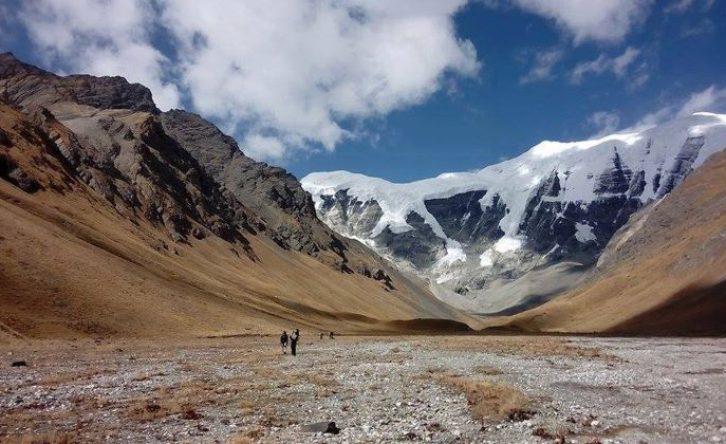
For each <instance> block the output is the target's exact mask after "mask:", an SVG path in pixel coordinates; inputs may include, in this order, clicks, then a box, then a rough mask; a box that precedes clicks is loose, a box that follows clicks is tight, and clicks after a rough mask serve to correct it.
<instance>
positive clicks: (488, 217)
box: [424, 190, 507, 243]
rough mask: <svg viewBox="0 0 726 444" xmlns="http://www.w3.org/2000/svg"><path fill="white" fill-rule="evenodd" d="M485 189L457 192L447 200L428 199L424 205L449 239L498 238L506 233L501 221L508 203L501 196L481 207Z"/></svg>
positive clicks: (464, 240) (468, 241) (466, 241)
mask: <svg viewBox="0 0 726 444" xmlns="http://www.w3.org/2000/svg"><path fill="white" fill-rule="evenodd" d="M485 194H486V190H479V191H469V192H466V193H461V194H455V195H453V196H451V197H447V198H445V199H430V200H425V201H424V205H426V209H427V210H428V212H429V213H431V215H432V216H434V218H436V221H437V222H438V223H439V225H441V228H442V229H443V230H444V233H446V236H447V237H449V238H450V239H454V240H457V241H459V242H463V243H471V242H476V241H477V240H479V239H482V238H484V239H489V240H497V239H499V238H500V237H502V236H503V235H504V232H503V231H502V230H501V228H499V221H501V220H502V218H503V217H504V215H505V214H506V209H507V208H506V205H504V203H503V202H502V201H501V199H500V197H499V196H498V195H495V196H493V197H492V204H491V205H490V206H488V207H486V208H485V209H484V210H482V207H481V204H480V202H479V201H480V200H481V199H482V197H484V195H485Z"/></svg>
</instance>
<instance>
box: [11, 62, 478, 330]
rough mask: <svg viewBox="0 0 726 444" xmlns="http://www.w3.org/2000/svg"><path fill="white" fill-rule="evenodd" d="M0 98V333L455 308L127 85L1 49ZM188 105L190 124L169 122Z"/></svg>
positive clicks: (382, 315) (287, 188)
mask: <svg viewBox="0 0 726 444" xmlns="http://www.w3.org/2000/svg"><path fill="white" fill-rule="evenodd" d="M0 97H3V98H4V99H3V100H4V101H5V103H0V177H1V178H2V180H0V207H2V210H1V211H0V233H1V234H0V251H2V254H0V282H1V283H2V285H1V286H0V304H2V306H3V310H2V313H0V328H1V329H2V331H3V332H5V334H9V335H23V336H31V337H51V336H52V337H66V336H77V335H132V336H155V335H231V334H254V333H260V332H270V331H273V330H274V331H276V330H279V329H280V328H281V327H282V328H285V327H286V328H288V329H289V328H291V327H293V326H295V325H297V326H307V327H315V328H321V329H325V330H331V329H332V330H348V331H350V330H356V331H360V330H365V331H368V330H401V329H407V328H409V326H412V327H418V322H419V321H417V322H415V323H413V324H412V323H409V322H404V323H400V322H397V323H389V322H388V321H393V320H398V321H401V320H415V319H425V318H437V319H441V318H443V319H452V320H459V321H462V320H465V318H464V317H463V316H461V315H460V314H459V313H458V312H457V311H456V310H454V309H451V308H450V307H448V306H446V305H445V304H443V303H441V302H439V301H438V300H437V299H435V298H434V297H433V296H432V295H431V294H430V293H429V292H428V291H427V290H425V288H424V287H423V286H422V285H421V284H420V283H419V282H417V281H415V280H411V279H409V278H408V277H406V276H404V275H402V274H400V273H399V272H397V271H395V270H393V269H392V268H390V267H389V266H388V265H387V264H386V263H385V261H383V260H382V259H380V258H379V257H377V256H376V255H375V254H373V253H371V252H370V251H368V250H367V249H366V248H365V247H363V246H362V245H360V244H358V243H357V242H354V241H350V240H347V239H342V238H340V237H338V236H337V235H335V234H334V233H332V232H331V231H330V230H329V229H327V227H325V226H324V225H323V224H322V223H321V222H320V221H319V220H318V219H317V217H316V216H315V214H314V211H313V210H312V202H311V200H310V197H309V196H308V195H307V194H306V193H305V192H304V191H302V188H300V185H299V183H298V182H297V181H296V180H295V178H294V177H292V176H291V175H289V174H287V173H286V172H284V170H281V169H275V168H272V167H268V166H267V165H264V164H259V163H256V162H254V161H252V160H251V159H248V158H246V157H244V156H243V154H242V153H241V152H239V150H238V148H237V147H236V144H234V143H227V145H226V146H224V147H223V148H224V149H226V150H227V152H228V153H229V155H230V157H231V158H232V159H233V162H232V163H234V164H235V165H239V164H242V167H240V174H239V176H238V177H239V178H240V182H238V183H236V184H233V183H231V182H230V181H231V180H232V179H228V180H227V182H225V181H224V180H223V178H222V177H221V176H218V175H217V174H216V170H214V166H213V165H212V164H211V163H209V162H207V163H206V164H205V163H204V162H205V159H203V158H201V157H200V156H199V152H192V148H195V149H199V150H202V149H203V148H204V146H205V144H206V143H209V144H210V146H211V145H212V144H214V143H218V141H219V140H220V138H221V139H222V140H231V139H229V138H226V139H224V137H226V136H224V135H222V134H221V133H220V132H219V130H217V129H216V128H214V127H213V126H212V125H211V124H210V123H208V122H206V121H203V120H201V119H200V118H198V117H197V116H193V115H189V114H186V113H184V112H181V111H175V112H174V113H175V114H172V115H171V116H162V115H161V113H160V112H159V111H158V110H156V108H155V107H154V106H153V102H151V97H150V94H149V93H148V90H146V89H145V88H143V87H142V86H140V85H129V84H128V83H127V82H126V81H125V80H123V79H121V78H100V79H99V78H94V77H90V76H69V77H58V76H55V75H53V74H50V73H46V72H44V71H41V70H38V69H36V68H33V67H30V66H28V65H24V64H22V63H20V62H18V61H17V60H16V59H14V58H13V57H12V56H11V55H8V54H5V55H3V56H2V58H1V59H0ZM180 113H181V114H180ZM187 116H190V117H187ZM189 119H194V120H195V121H194V123H195V125H196V128H197V129H199V127H201V128H202V130H203V131H202V132H201V133H199V131H196V132H192V133H189V132H186V133H185V132H184V131H186V130H188V129H189V125H186V124H187V123H189ZM162 121H163V124H162ZM200 122H201V123H200ZM167 129H168V131H167ZM205 131H206V133H205ZM205 137H209V140H208V141H207V139H205ZM232 142H233V141H232ZM215 147H216V148H219V147H218V145H215ZM208 152H212V153H214V152H219V150H218V151H214V149H211V148H210V150H209V151H208ZM226 174H228V175H229V176H230V177H233V176H234V174H235V171H230V170H229V169H228V170H226ZM241 179H245V181H244V182H243V181H241ZM437 325H440V326H439V328H466V326H465V325H464V324H457V323H456V322H451V323H447V321H443V322H438V323H437Z"/></svg>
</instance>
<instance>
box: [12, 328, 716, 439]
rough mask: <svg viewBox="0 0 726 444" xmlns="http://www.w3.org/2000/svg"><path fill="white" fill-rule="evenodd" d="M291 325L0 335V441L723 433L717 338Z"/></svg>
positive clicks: (713, 435)
mask: <svg viewBox="0 0 726 444" xmlns="http://www.w3.org/2000/svg"><path fill="white" fill-rule="evenodd" d="M303 335H304V336H303V340H302V341H301V344H300V347H299V354H298V356H294V357H293V356H290V355H289V354H287V355H282V354H281V353H280V351H279V348H277V346H276V345H277V344H276V342H277V339H276V338H270V337H249V338H226V339H205V340H195V341H188V342H186V343H170V342H168V341H159V342H158V343H154V342H148V341H146V342H138V341H136V342H128V341H114V342H107V341H103V340H102V341H98V342H97V343H40V342H37V343H23V344H21V343H18V344H11V345H1V346H0V353H2V357H3V360H2V365H3V367H2V370H0V441H2V442H32V440H33V439H36V440H38V441H39V442H43V441H46V442H97V441H105V442H175V441H177V442H210V443H211V442H237V443H244V442H258V441H259V442H285V443H290V442H314V443H359V442H371V443H376V442H381V443H384V442H396V441H423V442H445V443H450V442H472V443H474V442H476V443H520V442H522V443H524V442H528V443H529V442H531V443H538V442H578V443H598V442H601V443H608V442H610V443H621V442H622V443H641V442H643V443H665V442H673V443H682V442H704V443H706V442H726V370H725V369H726V340H725V339H676V338H664V339H653V338H590V337H587V338H582V337H556V338H554V337H550V338H548V337H527V336H513V337H509V336H504V337H498V336H495V337H487V336H463V337H442V336H436V337H421V336H418V337H383V338H376V337H339V338H337V339H335V340H331V339H328V338H325V339H323V340H319V339H318V337H317V335H314V338H315V339H314V340H311V339H310V336H313V334H312V333H310V334H309V335H306V334H305V332H303ZM21 360H22V361H25V363H26V364H27V366H19V367H11V365H12V363H13V362H18V361H21ZM442 375H443V377H442ZM447 378H449V379H448V380H451V379H454V380H464V381H485V382H486V384H488V385H489V386H491V387H500V386H501V387H507V390H513V391H516V392H517V393H519V394H521V395H523V397H524V398H526V399H527V404H526V405H525V406H522V408H521V409H519V410H517V411H516V412H514V413H511V414H509V415H507V413H506V412H505V413H504V415H502V414H501V412H499V413H500V414H499V415H496V414H494V413H492V414H491V415H487V414H486V412H485V414H484V416H483V417H482V416H477V415H474V414H473V409H474V407H475V406H474V405H473V403H474V401H472V399H473V398H472V397H471V393H467V392H466V391H465V390H462V389H461V387H457V386H456V385H453V384H449V383H447V382H446V381H447ZM505 393H507V392H505ZM487 396H489V397H492V396H494V395H489V394H485V395H484V397H485V398H486V397H487ZM503 397H504V398H506V397H507V396H506V395H504V396H503ZM500 398H501V396H500ZM486 401H487V402H490V401H491V403H490V404H491V405H499V404H497V403H500V404H506V402H507V401H508V400H507V399H488V400H486ZM490 404H487V405H490ZM331 421H334V422H335V424H336V427H337V428H338V429H339V432H338V433H337V434H331V433H323V430H325V429H326V428H327V427H326V426H327V424H328V423H329V422H331ZM320 423H322V424H320ZM23 440H25V441H23Z"/></svg>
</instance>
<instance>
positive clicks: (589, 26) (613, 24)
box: [511, 0, 652, 43]
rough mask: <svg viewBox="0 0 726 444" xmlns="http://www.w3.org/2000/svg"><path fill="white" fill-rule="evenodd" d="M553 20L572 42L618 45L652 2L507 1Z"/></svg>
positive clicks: (610, 0) (649, 0)
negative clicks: (596, 42) (569, 36)
mask: <svg viewBox="0 0 726 444" xmlns="http://www.w3.org/2000/svg"><path fill="white" fill-rule="evenodd" d="M511 1H512V2H513V3H514V4H515V5H517V6H519V7H520V8H522V9H524V10H525V11H528V12H531V13H534V14H537V15H540V16H543V17H545V18H548V19H551V20H554V22H555V23H556V24H557V26H558V27H560V28H561V29H563V30H564V31H565V32H567V33H568V34H570V35H571V36H572V38H573V39H574V41H575V43H582V42H584V41H587V40H594V41H604V42H619V41H621V40H622V39H623V38H624V37H625V36H626V35H627V34H628V33H629V32H630V30H631V28H632V27H633V26H634V25H636V24H638V23H640V22H641V21H642V20H643V19H644V18H645V16H646V15H647V14H648V12H649V9H650V5H651V3H652V0H511Z"/></svg>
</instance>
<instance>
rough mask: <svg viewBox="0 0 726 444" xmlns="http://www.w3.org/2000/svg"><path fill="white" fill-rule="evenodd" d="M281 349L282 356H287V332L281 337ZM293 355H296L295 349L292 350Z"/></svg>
mask: <svg viewBox="0 0 726 444" xmlns="http://www.w3.org/2000/svg"><path fill="white" fill-rule="evenodd" d="M280 347H281V348H282V354H283V355H285V354H287V332H286V331H283V332H282V334H281V335H280ZM292 354H293V355H294V354H295V349H294V348H293V349H292Z"/></svg>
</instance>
